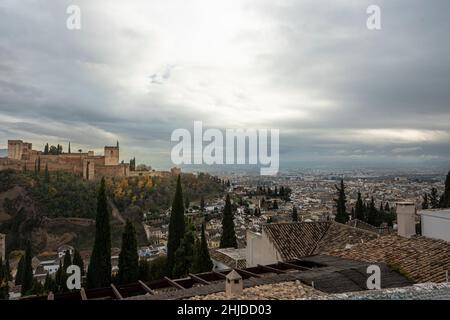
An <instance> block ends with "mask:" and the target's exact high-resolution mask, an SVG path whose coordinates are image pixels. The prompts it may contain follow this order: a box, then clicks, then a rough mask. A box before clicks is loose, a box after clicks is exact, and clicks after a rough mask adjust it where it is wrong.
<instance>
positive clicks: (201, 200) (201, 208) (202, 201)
mask: <svg viewBox="0 0 450 320" xmlns="http://www.w3.org/2000/svg"><path fill="white" fill-rule="evenodd" d="M200 210H201V211H202V212H204V211H205V198H203V196H202V197H201V198H200Z"/></svg>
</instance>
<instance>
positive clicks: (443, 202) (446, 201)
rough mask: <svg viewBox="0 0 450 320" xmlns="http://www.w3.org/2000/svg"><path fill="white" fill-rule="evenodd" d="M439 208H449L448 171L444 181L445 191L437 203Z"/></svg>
mask: <svg viewBox="0 0 450 320" xmlns="http://www.w3.org/2000/svg"><path fill="white" fill-rule="evenodd" d="M439 206H440V207H441V208H450V171H449V172H448V174H447V178H446V179H445V189H444V193H443V194H442V196H441V201H440V203H439Z"/></svg>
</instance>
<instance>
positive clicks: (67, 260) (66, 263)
mask: <svg viewBox="0 0 450 320" xmlns="http://www.w3.org/2000/svg"><path fill="white" fill-rule="evenodd" d="M71 264H72V257H71V256H70V251H69V250H66V252H65V253H64V263H63V273H62V283H61V287H62V288H63V291H67V290H68V288H67V285H66V282H67V278H68V275H67V268H68V267H69V266H70V265H71Z"/></svg>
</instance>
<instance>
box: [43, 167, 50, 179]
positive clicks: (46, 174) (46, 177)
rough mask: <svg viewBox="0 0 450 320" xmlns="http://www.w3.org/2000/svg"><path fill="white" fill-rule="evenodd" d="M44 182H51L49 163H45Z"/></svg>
mask: <svg viewBox="0 0 450 320" xmlns="http://www.w3.org/2000/svg"><path fill="white" fill-rule="evenodd" d="M44 182H45V183H50V174H49V172H48V165H47V163H46V164H45V171H44Z"/></svg>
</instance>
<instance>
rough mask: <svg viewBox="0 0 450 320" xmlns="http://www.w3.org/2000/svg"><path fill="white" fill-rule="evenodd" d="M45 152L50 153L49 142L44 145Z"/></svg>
mask: <svg viewBox="0 0 450 320" xmlns="http://www.w3.org/2000/svg"><path fill="white" fill-rule="evenodd" d="M44 154H48V143H46V144H45V147H44Z"/></svg>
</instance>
